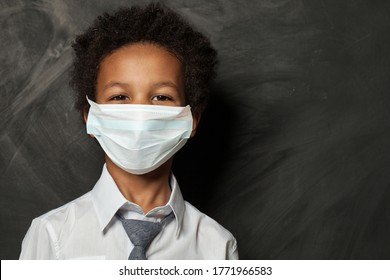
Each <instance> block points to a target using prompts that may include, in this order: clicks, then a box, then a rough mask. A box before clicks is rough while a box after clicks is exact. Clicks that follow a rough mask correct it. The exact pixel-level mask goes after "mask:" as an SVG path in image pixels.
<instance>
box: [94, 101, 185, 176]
mask: <svg viewBox="0 0 390 280" xmlns="http://www.w3.org/2000/svg"><path fill="white" fill-rule="evenodd" d="M87 99H88V98H87ZM88 103H89V104H90V105H91V108H90V109H89V113H88V120H87V133H88V134H93V135H94V136H95V137H96V139H97V140H98V141H99V143H100V145H101V146H102V148H103V150H104V152H105V153H106V154H107V156H108V157H109V158H110V159H111V160H112V161H113V162H114V163H115V164H116V165H117V166H119V167H120V168H122V169H123V170H125V171H127V172H129V173H132V174H145V173H148V172H150V171H153V170H154V169H156V168H158V167H159V166H161V165H162V164H163V163H164V162H166V161H167V160H168V159H170V158H171V157H172V156H173V155H174V154H175V153H176V152H177V151H178V150H179V149H180V148H181V147H183V146H184V144H185V143H186V142H187V140H188V138H190V136H191V132H192V114H191V108H190V106H186V107H177V106H159V105H138V104H96V103H95V102H93V101H91V100H89V99H88Z"/></svg>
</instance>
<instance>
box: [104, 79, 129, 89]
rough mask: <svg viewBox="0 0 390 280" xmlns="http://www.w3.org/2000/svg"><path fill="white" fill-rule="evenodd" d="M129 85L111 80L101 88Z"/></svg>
mask: <svg viewBox="0 0 390 280" xmlns="http://www.w3.org/2000/svg"><path fill="white" fill-rule="evenodd" d="M127 86H129V84H128V83H121V82H115V81H112V82H109V83H108V84H106V85H105V86H104V88H103V90H105V89H107V88H111V87H127Z"/></svg>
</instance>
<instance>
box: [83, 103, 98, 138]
mask: <svg viewBox="0 0 390 280" xmlns="http://www.w3.org/2000/svg"><path fill="white" fill-rule="evenodd" d="M88 112H89V108H85V109H84V111H83V115H84V123H85V124H87V120H88ZM89 136H90V137H92V138H95V135H93V134H89Z"/></svg>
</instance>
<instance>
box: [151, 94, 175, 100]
mask: <svg viewBox="0 0 390 280" xmlns="http://www.w3.org/2000/svg"><path fill="white" fill-rule="evenodd" d="M152 100H153V101H172V100H173V99H172V97H169V96H166V95H156V96H154V97H153V99H152Z"/></svg>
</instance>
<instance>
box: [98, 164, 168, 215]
mask: <svg viewBox="0 0 390 280" xmlns="http://www.w3.org/2000/svg"><path fill="white" fill-rule="evenodd" d="M171 165H172V159H170V160H168V161H167V162H165V163H164V164H163V165H162V166H160V167H159V168H157V169H156V170H154V171H152V172H149V173H146V174H142V175H135V174H131V173H128V172H126V171H124V170H123V169H121V168H119V167H118V166H117V165H115V164H114V163H113V162H112V161H111V160H110V158H108V157H107V156H106V166H107V170H108V172H109V173H110V175H111V176H112V178H113V179H114V181H115V183H116V185H117V186H118V189H119V191H120V192H121V193H122V195H123V196H124V197H125V198H126V199H127V200H128V201H131V202H133V203H135V204H137V205H139V206H140V207H141V208H142V209H143V211H144V213H145V214H146V213H148V212H149V211H150V210H152V209H153V208H155V207H158V206H164V205H165V204H166V203H167V202H168V200H169V197H170V195H171V188H170V185H169V176H170V172H171Z"/></svg>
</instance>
